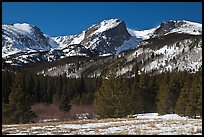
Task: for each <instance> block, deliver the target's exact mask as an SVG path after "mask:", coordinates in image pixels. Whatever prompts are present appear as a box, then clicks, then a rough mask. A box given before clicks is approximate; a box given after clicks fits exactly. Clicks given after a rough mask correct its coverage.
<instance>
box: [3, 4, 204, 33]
mask: <svg viewBox="0 0 204 137" xmlns="http://www.w3.org/2000/svg"><path fill="white" fill-rule="evenodd" d="M111 18H118V19H120V20H123V21H125V23H126V25H127V27H128V28H131V29H136V30H144V29H150V28H152V27H156V26H158V25H159V24H160V23H161V22H163V21H168V20H183V19H184V20H189V21H194V22H198V23H202V2H2V23H3V24H13V23H29V24H33V25H36V26H38V27H39V28H40V29H41V31H43V32H44V33H45V34H47V35H49V36H63V35H71V34H78V33H80V32H82V31H83V30H85V29H87V28H88V27H90V26H91V25H92V24H95V23H97V22H100V21H102V20H104V19H111Z"/></svg>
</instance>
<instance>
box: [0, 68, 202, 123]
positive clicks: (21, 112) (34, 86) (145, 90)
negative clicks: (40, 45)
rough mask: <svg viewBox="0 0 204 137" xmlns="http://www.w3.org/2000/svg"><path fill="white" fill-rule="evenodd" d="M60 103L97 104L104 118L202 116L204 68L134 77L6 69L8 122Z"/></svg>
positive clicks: (25, 118)
mask: <svg viewBox="0 0 204 137" xmlns="http://www.w3.org/2000/svg"><path fill="white" fill-rule="evenodd" d="M40 102H42V103H44V102H46V103H57V104H58V107H59V109H60V110H61V111H65V112H68V111H69V110H70V109H71V105H72V103H75V104H93V105H94V108H95V110H96V113H97V114H98V115H99V116H100V117H101V118H108V117H125V116H127V115H131V114H137V113H146V112H158V113H159V114H166V113H176V114H179V115H181V116H189V117H195V116H196V115H200V116H202V70H201V71H199V72H197V73H188V72H185V71H184V72H167V73H161V74H157V75H149V74H145V73H142V74H141V75H138V74H135V77H132V78H124V77H120V76H119V77H116V75H115V73H114V72H113V71H111V73H110V74H108V75H107V78H105V79H102V78H101V77H95V78H87V77H81V78H67V77H66V76H58V77H51V76H43V75H36V74H33V73H29V72H27V71H25V72H12V71H9V70H6V69H5V70H4V71H2V106H3V109H2V111H3V112H2V118H3V123H28V122H29V121H30V120H31V119H33V118H35V117H37V116H36V115H35V114H34V112H32V111H31V106H32V105H33V104H34V103H40Z"/></svg>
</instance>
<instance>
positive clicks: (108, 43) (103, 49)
mask: <svg viewBox="0 0 204 137" xmlns="http://www.w3.org/2000/svg"><path fill="white" fill-rule="evenodd" d="M109 23H110V21H104V22H101V23H98V24H96V25H94V26H92V27H91V28H89V29H88V30H87V31H86V32H85V37H84V39H83V40H82V41H81V44H82V45H84V46H85V47H87V48H89V49H91V50H94V51H95V52H97V53H98V54H99V55H102V54H106V53H115V52H116V50H117V49H118V48H119V47H120V46H121V45H122V44H123V43H124V41H128V40H129V39H130V38H131V35H130V34H129V33H128V31H127V29H126V25H125V23H124V21H119V20H111V23H112V25H110V26H108V25H106V24H109Z"/></svg>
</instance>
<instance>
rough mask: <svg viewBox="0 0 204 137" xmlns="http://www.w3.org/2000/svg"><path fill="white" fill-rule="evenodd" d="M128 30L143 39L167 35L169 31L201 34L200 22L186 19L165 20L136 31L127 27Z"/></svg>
mask: <svg viewBox="0 0 204 137" xmlns="http://www.w3.org/2000/svg"><path fill="white" fill-rule="evenodd" d="M128 32H129V33H130V34H131V35H132V36H136V37H137V38H141V39H143V40H146V39H149V38H153V37H159V36H163V35H167V34H170V33H187V34H192V35H202V24H199V23H195V22H190V21H186V20H177V21H174V20H170V21H167V22H162V23H161V24H160V25H159V26H157V27H155V28H152V29H149V30H142V31H137V30H133V29H128Z"/></svg>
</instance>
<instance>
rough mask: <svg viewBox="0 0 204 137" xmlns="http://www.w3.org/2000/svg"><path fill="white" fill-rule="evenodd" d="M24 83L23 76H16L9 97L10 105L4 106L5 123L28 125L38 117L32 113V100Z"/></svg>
mask: <svg viewBox="0 0 204 137" xmlns="http://www.w3.org/2000/svg"><path fill="white" fill-rule="evenodd" d="M22 83H23V82H22V77H21V75H20V74H16V77H15V81H14V83H13V85H12V89H11V93H10V95H9V103H8V104H5V105H4V106H3V122H5V123H16V124H17V123H28V122H29V121H30V120H32V119H33V118H35V117H36V114H35V113H34V112H33V111H31V105H32V103H33V101H32V98H31V96H30V95H28V94H26V93H25V91H24V89H23V88H22Z"/></svg>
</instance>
